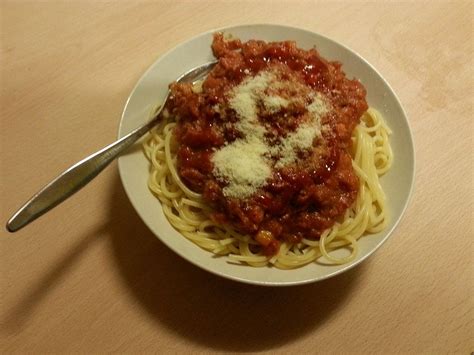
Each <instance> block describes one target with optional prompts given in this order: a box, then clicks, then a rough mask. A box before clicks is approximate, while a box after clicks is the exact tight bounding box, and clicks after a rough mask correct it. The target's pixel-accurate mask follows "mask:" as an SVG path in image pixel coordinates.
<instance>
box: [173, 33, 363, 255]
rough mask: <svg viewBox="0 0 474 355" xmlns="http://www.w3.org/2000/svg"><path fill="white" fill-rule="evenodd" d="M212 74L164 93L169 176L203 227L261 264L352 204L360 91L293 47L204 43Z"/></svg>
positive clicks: (331, 64)
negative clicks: (218, 227) (254, 248)
mask: <svg viewBox="0 0 474 355" xmlns="http://www.w3.org/2000/svg"><path fill="white" fill-rule="evenodd" d="M212 50H213V53H214V55H215V56H216V58H217V59H218V63H217V65H216V66H215V67H214V68H213V70H212V71H211V72H210V73H209V75H208V76H207V77H206V78H205V80H204V81H203V82H201V83H197V84H194V85H193V84H182V83H180V84H178V83H173V84H171V86H170V90H171V95H170V100H169V101H168V104H167V107H166V108H167V110H168V112H170V113H171V114H172V115H174V116H175V117H176V119H177V125H176V128H175V130H174V137H175V140H176V142H177V147H178V148H177V167H178V174H179V176H180V177H181V179H182V181H183V182H184V183H185V184H186V185H187V186H188V187H189V188H190V189H191V190H193V191H196V192H199V193H201V194H202V197H203V199H204V201H205V202H207V203H208V204H209V205H210V206H211V207H212V209H213V212H212V213H211V216H210V217H211V219H212V220H213V221H215V222H216V223H219V224H224V225H229V226H232V227H234V228H236V229H237V230H239V231H241V232H243V233H247V234H249V235H251V236H252V237H253V238H254V239H255V240H256V241H257V243H258V244H259V245H260V246H261V248H262V251H263V253H264V254H265V255H274V254H276V253H277V252H278V250H279V246H280V243H281V242H283V241H286V242H289V243H297V242H299V241H301V239H302V238H307V239H313V240H317V239H319V237H320V236H321V233H322V232H323V231H324V230H326V229H327V228H329V227H331V226H332V225H333V224H334V223H335V222H336V220H337V219H338V218H340V217H341V216H342V215H343V214H344V212H345V211H346V210H347V208H349V207H350V206H351V205H352V204H353V203H354V201H355V200H356V197H357V193H358V189H359V181H358V178H357V176H356V174H355V172H354V170H353V167H352V159H351V156H350V149H351V134H352V131H353V130H354V128H355V126H356V125H357V124H358V123H359V120H360V117H361V115H362V114H363V113H364V112H365V111H366V110H367V108H368V105H367V102H366V99H365V96H366V91H365V89H364V87H363V86H362V84H361V83H360V82H359V81H357V80H349V79H348V78H346V76H345V74H344V72H343V71H342V69H341V64H340V63H339V62H337V61H328V60H326V59H324V58H322V57H321V56H320V55H319V53H318V52H317V50H316V49H314V48H313V49H310V50H303V49H300V48H298V47H297V46H296V44H295V42H293V41H284V42H270V43H267V42H264V41H257V40H249V41H247V42H242V41H240V40H238V39H225V38H224V36H223V34H221V33H218V34H215V35H214V40H213V44H212Z"/></svg>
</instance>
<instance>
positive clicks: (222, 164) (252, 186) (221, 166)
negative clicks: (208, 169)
mask: <svg viewBox="0 0 474 355" xmlns="http://www.w3.org/2000/svg"><path fill="white" fill-rule="evenodd" d="M267 151H268V147H267V146H266V144H265V142H263V141H262V140H260V139H258V138H256V137H249V138H247V139H237V140H236V141H234V142H233V143H232V144H229V145H227V146H224V147H223V148H222V149H220V150H218V151H216V153H214V155H213V158H212V161H213V163H214V166H215V167H216V168H215V169H214V174H215V176H216V178H218V179H220V180H224V181H227V182H228V183H229V184H228V185H227V186H226V187H224V189H223V193H224V195H225V196H229V197H235V198H245V197H249V196H251V195H253V194H254V193H255V192H257V189H258V188H260V187H262V186H263V185H264V184H265V182H266V180H267V179H268V178H269V177H270V176H271V168H270V166H269V164H268V162H267V161H266V159H265V157H264V154H265V153H266V152H267Z"/></svg>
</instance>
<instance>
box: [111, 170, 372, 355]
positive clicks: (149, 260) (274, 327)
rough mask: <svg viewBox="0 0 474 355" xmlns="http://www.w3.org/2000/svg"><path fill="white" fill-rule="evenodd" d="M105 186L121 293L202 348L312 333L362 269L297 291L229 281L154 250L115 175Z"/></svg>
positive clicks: (260, 343) (261, 343)
mask: <svg viewBox="0 0 474 355" xmlns="http://www.w3.org/2000/svg"><path fill="white" fill-rule="evenodd" d="M111 186H112V187H111V188H112V191H111V193H110V197H111V199H110V204H109V210H110V230H109V233H110V237H111V238H110V242H111V248H112V251H113V256H114V257H115V261H116V263H117V272H118V273H120V276H121V278H122V280H123V282H124V284H125V286H126V289H127V290H129V292H130V294H131V295H132V296H133V297H134V298H136V300H137V301H138V304H139V305H140V306H141V307H143V308H144V309H145V310H146V311H147V312H148V313H149V314H150V315H151V316H152V318H153V319H154V320H155V321H156V322H158V323H160V325H162V326H164V327H166V328H167V329H168V330H170V331H172V332H175V333H177V334H179V336H182V337H186V338H188V340H189V341H191V342H194V343H197V344H200V345H202V346H205V347H209V348H212V349H215V350H218V351H262V350H268V349H272V348H276V347H278V346H280V345H282V344H287V343H291V342H293V341H295V340H296V339H298V338H300V337H302V336H304V335H305V334H308V333H309V332H317V331H318V329H319V328H321V327H322V326H323V325H324V323H325V322H326V321H327V320H328V319H329V318H331V316H333V315H334V314H335V313H336V312H338V311H340V310H342V308H343V307H344V304H345V303H347V301H348V299H349V298H350V294H351V290H353V288H354V286H355V285H356V284H357V282H358V279H359V278H360V275H361V274H363V271H364V268H365V267H366V266H364V265H361V266H357V267H355V268H353V269H351V270H349V271H347V272H345V273H343V274H341V275H339V276H337V277H333V278H330V279H328V280H324V281H321V282H317V283H313V284H309V285H304V286H293V287H284V288H275V287H261V286H252V285H247V284H241V283H238V282H235V281H230V280H227V279H224V278H221V277H219V276H215V275H213V274H210V273H208V272H206V271H203V270H201V269H199V268H198V267H196V266H194V265H192V264H191V263H189V262H187V261H186V260H184V259H182V258H181V257H180V256H178V255H176V254H175V253H174V252H173V251H171V250H170V249H168V248H167V247H166V246H165V245H164V244H163V243H161V242H160V241H159V240H158V239H157V238H156V237H155V236H154V234H153V233H152V232H151V231H150V230H149V229H148V228H147V227H146V226H145V224H144V223H143V222H142V220H141V219H140V217H139V216H138V215H137V213H136V212H135V210H134V209H133V207H132V205H131V203H130V202H129V200H128V198H127V196H126V194H125V192H124V190H123V188H122V185H121V182H120V179H119V176H118V174H116V175H115V177H114V183H113V184H112V185H111ZM365 264H367V263H365Z"/></svg>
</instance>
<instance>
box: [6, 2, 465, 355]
mask: <svg viewBox="0 0 474 355" xmlns="http://www.w3.org/2000/svg"><path fill="white" fill-rule="evenodd" d="M473 11H474V6H473V3H472V2H464V3H462V2H452V3H448V2H437V3H432V4H427V3H424V4H422V3H415V2H412V3H410V2H405V3H399V4H389V3H381V2H379V3H377V4H366V5H364V4H350V3H349V2H348V3H347V4H344V3H337V4H320V5H316V4H314V3H310V2H300V3H298V4H293V3H291V2H289V1H288V2H275V3H273V2H265V1H262V2H259V3H258V4H252V3H251V2H232V1H227V2H220V3H213V2H209V1H201V2H198V1H195V2H192V1H187V2H179V1H176V2H172V1H166V2H156V3H148V2H147V3H145V2H143V3H136V2H132V1H123V2H115V3H108V4H107V3H101V2H96V3H94V2H86V1H77V2H67V3H62V2H59V1H42V2H37V3H35V2H23V1H21V2H20V1H18V2H14V1H12V2H7V1H2V2H1V10H0V13H1V56H0V61H1V85H0V86H1V112H0V116H1V168H0V169H1V184H0V188H1V198H0V200H1V221H3V222H5V221H6V220H7V219H8V217H10V214H11V213H12V212H13V211H14V210H15V209H16V208H17V207H19V205H20V204H21V203H23V202H24V201H25V200H26V199H27V198H29V197H30V196H31V195H32V193H34V192H35V191H36V190H38V189H39V188H40V187H41V186H43V185H44V184H45V183H47V182H48V181H49V180H50V179H51V178H53V177H54V176H55V175H56V174H58V173H59V172H61V171H62V170H63V169H64V168H66V167H67V166H69V165H70V164H72V163H74V162H76V161H77V160H79V159H81V158H82V157H84V156H86V155H88V154H90V153H92V152H94V151H95V150H97V149H98V148H100V147H102V146H104V145H105V144H107V143H109V142H111V141H112V140H114V138H115V136H116V132H117V126H118V121H119V117H120V114H121V111H122V109H123V106H124V104H125V100H126V99H127V96H128V94H129V93H130V91H131V89H132V88H133V86H134V85H135V83H136V81H137V80H138V78H139V77H140V76H141V75H142V74H143V72H144V71H145V70H146V69H147V67H148V66H149V65H151V63H153V62H154V61H155V60H156V58H157V57H159V56H160V55H161V54H163V53H164V52H165V51H167V50H168V49H170V48H172V47H173V46H175V45H176V44H178V43H180V42H182V41H184V40H186V39H188V38H190V37H192V36H194V35H195V34H198V33H201V32H203V31H206V30H208V29H212V28H216V27H221V26H226V25H231V24H243V23H261V22H271V23H279V24H288V25H293V26H298V27H303V28H307V29H309V30H313V31H316V32H319V33H322V34H324V35H327V36H329V37H331V38H333V39H335V40H338V41H340V42H342V43H344V44H346V45H348V46H349V47H351V48H353V49H355V50H356V51H357V52H359V53H360V54H361V55H362V56H363V57H365V58H366V59H367V60H368V61H369V62H371V63H372V64H373V65H374V66H375V67H376V68H377V69H378V70H379V71H380V72H381V73H383V75H384V76H385V77H386V78H387V80H388V81H389V82H390V84H391V85H392V86H393V88H394V90H395V91H396V92H397V93H398V95H399V97H400V99H401V101H402V103H403V105H404V107H405V109H406V110H407V113H408V116H409V118H410V124H411V127H412V129H413V133H414V139H415V145H416V160H417V163H416V169H417V170H416V186H415V190H414V196H413V198H412V201H411V203H410V206H409V208H408V210H407V212H406V215H405V217H404V218H403V220H402V222H401V223H400V225H399V227H398V228H397V230H396V231H395V233H394V235H393V237H392V238H391V239H390V240H389V242H388V243H387V244H386V245H385V246H384V247H383V248H382V249H381V250H379V251H378V252H377V253H376V255H375V256H373V257H372V258H370V259H369V260H368V261H367V262H365V263H363V265H362V266H360V267H357V268H355V269H354V270H352V271H350V272H347V273H346V274H343V275H340V276H338V277H335V278H333V279H330V280H327V281H324V282H320V283H316V284H312V285H307V286H302V287H292V288H285V289H272V288H261V287H256V286H248V285H243V284H238V283H235V282H231V281H227V280H224V279H221V278H219V277H216V276H213V275H210V274H208V273H206V272H204V271H201V270H200V269H198V268H196V267H194V266H192V265H191V264H189V263H188V262H186V261H184V260H182V259H181V258H180V257H178V256H176V255H175V254H174V253H173V252H171V251H170V250H168V249H167V248H166V247H165V246H164V245H163V244H162V243H161V242H159V241H158V240H157V239H156V238H155V237H154V235H153V234H152V233H151V232H150V231H149V230H148V229H147V228H146V227H145V225H144V224H143V223H142V221H141V220H140V218H139V217H138V216H137V214H136V213H135V211H134V209H133V208H132V206H131V205H130V203H129V201H128V199H127V197H126V196H125V194H124V191H123V189H122V186H121V183H120V180H119V176H118V172H117V166H116V164H113V165H112V166H111V167H109V168H108V169H107V170H106V171H105V172H104V173H103V174H102V175H100V176H99V177H98V178H97V179H96V180H95V181H93V182H92V183H91V184H90V185H89V186H87V188H85V189H84V190H82V191H81V192H80V193H79V194H77V195H75V196H74V197H73V198H71V199H69V200H68V201H66V202H65V203H64V204H62V205H61V206H60V207H58V208H56V209H54V210H52V211H51V212H50V213H48V214H47V215H45V216H43V217H42V218H41V219H39V220H37V221H36V222H35V223H33V224H31V225H30V226H28V227H26V228H25V229H23V230H21V231H20V232H18V233H16V234H14V235H13V234H8V233H7V232H6V231H5V230H2V236H1V239H0V243H1V275H2V278H1V314H0V322H1V327H0V331H1V333H0V334H1V339H0V352H2V353H12V352H18V353H25V352H34V353H37V352H41V353H45V352H48V353H50V352H54V353H63V352H67V353H70V352H79V353H92V352H94V353H98V352H99V353H100V352H106V351H107V352H127V353H136V352H147V353H148V352H176V353H181V352H241V351H263V352H265V351H266V352H274V351H276V352H281V353H287V352H294V353H296V352H320V353H341V352H344V353H352V352H354V353H365V352H376V353H382V352H388V353H400V352H402V353H405V352H412V353H419V352H425V353H446V352H461V353H464V354H468V353H470V352H471V351H474V340H473V334H474V329H473V270H474V269H473V262H472V260H473V259H472V256H473V243H472V240H473V234H474V233H473V220H472V217H473V190H474V189H473V145H472V136H473V125H472V120H473V94H474V92H473V73H472V68H473V60H472V55H473V46H472V44H473ZM3 222H2V223H3Z"/></svg>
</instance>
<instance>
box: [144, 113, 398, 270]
mask: <svg viewBox="0 0 474 355" xmlns="http://www.w3.org/2000/svg"><path fill="white" fill-rule="evenodd" d="M162 116H163V120H162V122H161V123H160V125H158V126H157V127H156V128H154V129H153V130H152V131H151V133H150V135H149V137H148V139H147V140H146V141H145V143H144V151H145V154H146V157H147V158H148V160H149V161H150V163H151V169H150V176H149V180H148V186H149V188H150V190H151V191H152V192H153V193H154V194H155V195H156V196H157V197H158V199H159V200H160V202H161V205H162V207H163V212H164V214H165V216H166V217H167V219H168V220H169V222H170V223H171V225H172V226H173V227H174V228H175V229H176V230H177V231H178V232H180V233H181V234H182V235H184V236H185V237H186V238H188V239H189V240H191V241H192V242H194V243H195V244H197V245H198V246H200V247H201V248H203V249H205V250H208V251H210V252H212V253H214V254H217V255H228V256H229V259H230V260H233V261H235V262H241V263H245V264H248V265H250V266H256V267H261V266H266V265H269V264H271V265H274V266H275V267H277V268H281V269H292V268H297V267H301V266H304V265H306V264H309V263H312V262H314V261H317V260H319V259H320V258H321V257H323V258H324V259H325V260H326V261H327V262H329V263H333V264H344V263H348V262H350V261H351V260H353V259H354V258H355V257H356V255H357V252H358V242H357V241H358V240H359V238H361V237H362V236H363V235H365V234H370V233H377V232H379V231H381V230H383V229H384V228H385V226H386V224H387V210H386V205H385V194H384V192H383V190H382V188H381V185H380V182H379V177H380V176H382V175H383V174H384V173H386V172H387V171H388V170H389V169H390V166H391V165H392V160H393V156H392V151H391V148H390V144H389V135H390V134H391V131H390V129H389V128H388V127H387V125H386V123H385V122H384V120H383V117H382V116H381V114H380V113H379V112H378V111H376V110H375V109H373V108H369V109H368V110H367V111H366V112H365V113H364V114H363V115H362V117H361V120H360V123H359V124H358V125H357V126H356V128H355V129H354V131H353V134H352V138H351V139H352V149H351V157H352V167H353V169H354V171H355V173H356V175H357V177H358V179H359V189H358V193H357V198H356V200H355V202H354V203H353V204H352V206H351V207H349V208H348V209H347V210H346V212H345V213H344V215H343V216H342V217H341V218H339V219H338V220H337V222H336V223H335V224H334V225H333V226H332V227H330V228H328V229H326V230H325V231H324V232H323V233H322V234H321V236H320V238H319V240H310V239H307V238H302V239H301V240H300V241H298V242H297V243H289V242H287V241H284V242H283V243H282V244H281V245H280V248H279V250H278V252H277V253H276V254H275V255H264V254H263V253H262V252H261V251H257V252H255V249H258V248H256V247H258V243H257V242H256V241H255V239H254V238H252V237H251V236H250V235H246V234H243V233H240V232H238V231H237V230H235V229H234V228H232V227H231V226H227V225H221V224H218V223H216V222H214V221H213V220H211V218H210V217H209V216H210V214H211V213H212V209H211V208H210V207H209V205H208V204H207V203H206V202H205V201H204V200H203V198H202V195H201V194H198V193H196V192H194V191H192V190H190V189H189V188H188V187H187V186H186V185H185V184H184V183H183V181H182V180H181V178H180V176H179V174H178V171H177V156H176V151H177V148H178V147H177V142H176V141H175V136H174V134H173V130H174V129H175V126H176V121H175V120H174V118H173V117H171V116H170V115H169V114H168V113H167V112H166V111H165V112H164V114H163V115H162ZM344 247H345V248H349V249H350V250H351V253H350V255H348V256H346V257H336V256H334V255H333V253H332V252H333V251H334V250H337V249H340V248H344Z"/></svg>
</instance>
